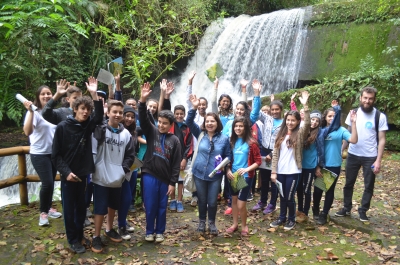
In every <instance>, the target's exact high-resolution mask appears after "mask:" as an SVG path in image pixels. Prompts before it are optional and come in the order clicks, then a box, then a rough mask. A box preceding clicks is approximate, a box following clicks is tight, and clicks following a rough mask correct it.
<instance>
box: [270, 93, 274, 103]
mask: <svg viewBox="0 0 400 265" xmlns="http://www.w3.org/2000/svg"><path fill="white" fill-rule="evenodd" d="M270 98H271V102H272V101H274V100H275V96H274V94H271V96H270Z"/></svg>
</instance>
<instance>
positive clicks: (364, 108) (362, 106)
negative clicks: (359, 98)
mask: <svg viewBox="0 0 400 265" xmlns="http://www.w3.org/2000/svg"><path fill="white" fill-rule="evenodd" d="M360 108H361V110H362V111H363V112H365V113H371V112H372V111H373V110H374V105H370V106H369V107H365V106H364V105H363V104H362V103H360Z"/></svg>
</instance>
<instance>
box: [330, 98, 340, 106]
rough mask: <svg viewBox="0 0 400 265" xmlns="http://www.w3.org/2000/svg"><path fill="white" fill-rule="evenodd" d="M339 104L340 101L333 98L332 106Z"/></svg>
mask: <svg viewBox="0 0 400 265" xmlns="http://www.w3.org/2000/svg"><path fill="white" fill-rule="evenodd" d="M337 105H339V102H338V101H337V100H336V99H334V100H332V102H331V106H332V107H335V106H337Z"/></svg>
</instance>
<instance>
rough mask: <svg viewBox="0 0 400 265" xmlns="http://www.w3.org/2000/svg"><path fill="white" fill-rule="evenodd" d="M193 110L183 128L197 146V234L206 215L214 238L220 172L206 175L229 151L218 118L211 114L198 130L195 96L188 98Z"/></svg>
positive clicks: (201, 230)
mask: <svg viewBox="0 0 400 265" xmlns="http://www.w3.org/2000/svg"><path fill="white" fill-rule="evenodd" d="M190 101H191V102H192V106H193V108H192V109H191V110H189V112H188V116H187V119H186V124H187V125H188V126H189V128H190V130H191V132H192V134H193V135H194V137H196V138H197V139H199V142H198V144H197V147H196V148H197V156H196V159H195V161H192V163H193V166H192V172H193V176H194V181H195V184H196V189H197V197H198V207H199V225H198V227H197V231H198V232H200V233H204V232H205V231H206V219H207V214H208V231H209V232H210V234H212V235H217V234H218V229H217V227H216V225H215V217H216V214H217V197H218V192H219V189H220V187H221V180H222V176H223V171H221V172H217V174H215V175H214V176H213V177H209V174H210V173H211V172H212V171H213V170H214V168H215V167H216V166H217V165H218V162H220V161H222V160H223V159H225V158H226V157H228V158H230V153H231V147H230V143H229V139H228V137H227V136H225V135H223V134H222V133H221V131H222V123H221V120H220V119H219V117H218V115H217V114H215V113H212V112H209V113H207V114H206V116H205V118H204V123H203V125H202V127H201V128H200V127H199V126H198V125H197V124H196V123H195V122H194V117H195V115H196V110H197V107H198V105H199V103H200V102H199V99H198V98H197V97H196V95H191V96H190Z"/></svg>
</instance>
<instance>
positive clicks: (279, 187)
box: [275, 180, 285, 198]
mask: <svg viewBox="0 0 400 265" xmlns="http://www.w3.org/2000/svg"><path fill="white" fill-rule="evenodd" d="M275 184H276V187H277V188H278V191H279V193H280V194H281V196H282V198H285V196H283V188H282V182H280V181H279V180H276V182H275Z"/></svg>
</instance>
